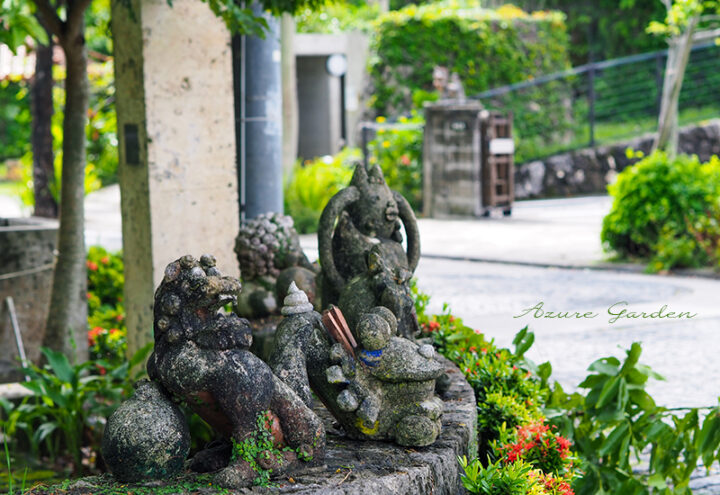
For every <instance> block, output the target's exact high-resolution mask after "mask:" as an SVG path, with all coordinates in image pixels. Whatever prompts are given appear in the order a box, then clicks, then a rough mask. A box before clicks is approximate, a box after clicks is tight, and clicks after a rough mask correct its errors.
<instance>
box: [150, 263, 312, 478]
mask: <svg viewBox="0 0 720 495" xmlns="http://www.w3.org/2000/svg"><path fill="white" fill-rule="evenodd" d="M239 290H240V282H239V281H238V280H237V279H235V278H232V277H223V276H222V275H221V274H220V272H219V271H218V270H217V268H215V259H214V258H213V257H212V256H209V255H204V256H202V258H201V259H200V260H197V259H195V258H193V257H192V256H183V257H182V258H180V259H178V260H177V261H174V262H172V263H170V264H169V265H168V266H167V268H166V270H165V277H164V278H163V281H162V283H161V284H160V286H159V287H158V289H157V291H156V293H155V307H154V327H155V328H154V330H155V351H154V352H153V354H152V355H151V357H150V360H149V362H148V375H149V376H150V378H151V379H152V380H153V381H156V382H158V383H160V384H161V385H162V386H163V388H164V389H165V390H167V391H168V392H169V393H170V394H171V395H172V397H173V398H174V399H175V400H176V401H182V402H185V403H186V404H187V405H188V406H189V407H190V408H191V409H192V410H193V411H195V412H196V413H197V414H198V415H200V417H202V418H203V419H204V420H205V421H207V422H208V423H209V424H210V425H211V426H212V427H213V428H214V429H215V430H216V431H218V432H219V433H220V434H221V435H222V436H223V437H224V438H226V439H232V440H233V441H235V442H236V443H238V444H240V443H242V442H243V441H244V440H245V439H247V438H251V437H252V435H253V434H254V433H255V432H256V430H257V428H258V426H257V425H258V418H259V417H260V416H261V415H265V416H266V417H267V418H268V420H267V423H269V426H270V427H271V429H272V433H273V437H274V443H275V445H276V446H277V447H279V448H283V447H285V446H287V447H290V448H289V449H283V450H282V452H281V453H280V454H278V455H277V456H275V455H267V456H264V457H263V458H262V459H258V463H259V464H260V466H261V467H262V468H264V469H272V471H273V474H274V475H279V474H283V473H288V472H292V471H294V470H297V469H298V468H301V467H302V466H303V465H305V464H306V461H307V460H309V459H313V458H314V459H315V460H321V459H322V458H323V457H324V449H325V430H324V427H323V424H322V421H321V420H320V419H319V418H318V417H317V416H316V415H315V413H313V411H312V410H310V409H309V408H308V407H307V406H306V405H305V404H304V403H303V401H302V400H301V399H300V398H299V397H298V396H297V395H296V394H295V393H294V392H293V391H292V390H291V389H290V388H289V387H288V386H287V385H286V384H285V383H283V382H282V381H281V380H280V379H279V378H278V377H276V376H275V375H274V374H273V373H272V371H271V370H270V367H269V366H268V365H267V364H265V363H264V362H263V361H261V360H260V358H258V357H256V356H255V355H254V354H252V353H251V352H250V351H249V347H250V344H251V343H252V334H251V332H250V327H249V324H248V322H247V320H244V319H242V318H240V317H238V316H237V315H235V314H226V313H224V312H223V311H222V310H221V308H222V307H223V306H224V305H226V304H227V303H228V302H230V301H232V300H233V299H234V297H235V294H237V292H238V291H239ZM256 476H257V474H256V473H255V472H254V470H253V468H252V466H251V464H249V463H248V462H247V461H245V460H243V459H242V458H239V459H235V460H232V461H231V462H230V464H229V465H228V466H227V467H226V468H224V469H223V470H221V471H220V472H219V473H218V475H217V476H216V481H217V482H218V483H219V484H221V485H223V486H226V487H231V488H237V487H241V486H246V485H249V484H252V482H253V480H254V479H255V477H256Z"/></svg>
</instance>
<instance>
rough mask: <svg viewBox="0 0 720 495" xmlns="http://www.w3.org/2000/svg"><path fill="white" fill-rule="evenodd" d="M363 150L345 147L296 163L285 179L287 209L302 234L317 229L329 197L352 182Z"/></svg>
mask: <svg viewBox="0 0 720 495" xmlns="http://www.w3.org/2000/svg"><path fill="white" fill-rule="evenodd" d="M360 159H361V155H360V152H359V151H358V150H357V149H354V148H345V149H344V150H342V151H341V152H340V153H338V154H337V155H335V156H326V157H322V158H316V159H315V160H312V161H308V162H305V163H304V164H299V163H298V164H297V165H296V166H295V169H294V170H293V175H292V177H290V179H289V180H288V181H287V182H286V183H285V194H284V200H285V212H286V214H288V215H290V216H292V217H293V220H294V221H295V229H296V230H297V231H298V233H300V234H307V233H310V232H315V231H317V225H318V221H319V220H320V215H321V214H322V211H323V209H324V208H325V205H326V204H327V202H328V201H330V198H332V197H333V196H334V195H335V193H337V192H338V191H339V190H340V189H342V188H344V187H346V186H347V185H348V184H349V183H350V178H351V177H352V172H353V167H352V165H353V163H354V162H356V161H359V160H360Z"/></svg>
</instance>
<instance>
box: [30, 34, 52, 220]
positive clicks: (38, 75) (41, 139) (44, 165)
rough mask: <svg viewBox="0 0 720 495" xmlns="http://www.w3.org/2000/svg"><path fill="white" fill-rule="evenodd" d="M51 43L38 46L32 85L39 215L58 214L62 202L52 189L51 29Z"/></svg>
mask: <svg viewBox="0 0 720 495" xmlns="http://www.w3.org/2000/svg"><path fill="white" fill-rule="evenodd" d="M48 40H49V41H48V44H47V45H41V44H38V45H37V47H36V50H35V78H34V79H33V82H32V86H31V88H30V111H31V114H32V130H31V137H30V142H31V145H32V154H33V187H34V189H35V216H38V217H47V218H57V216H58V204H57V201H55V198H54V197H53V195H52V194H51V192H50V184H51V183H52V181H53V180H54V178H55V165H54V156H53V138H52V129H51V128H52V115H53V76H52V68H53V60H52V57H53V41H52V34H51V33H48Z"/></svg>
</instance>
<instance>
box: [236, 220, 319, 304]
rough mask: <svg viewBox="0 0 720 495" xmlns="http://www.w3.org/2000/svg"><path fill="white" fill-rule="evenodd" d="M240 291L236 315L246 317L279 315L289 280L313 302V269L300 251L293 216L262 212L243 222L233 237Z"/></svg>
mask: <svg viewBox="0 0 720 495" xmlns="http://www.w3.org/2000/svg"><path fill="white" fill-rule="evenodd" d="M235 253H236V255H237V259H238V263H239V264H240V273H241V278H242V282H243V290H242V292H241V293H240V294H238V301H237V311H238V314H240V315H241V316H244V317H246V318H258V317H264V316H268V315H272V314H276V313H277V312H278V309H279V308H278V303H277V301H280V302H282V300H283V298H284V297H285V294H286V292H287V287H288V286H289V285H290V282H291V281H295V283H296V284H298V285H299V286H300V287H302V288H303V289H304V290H305V291H306V292H307V293H308V295H309V296H310V298H311V300H313V301H315V270H316V268H315V267H314V266H313V265H312V264H311V263H310V262H309V261H308V259H307V257H306V256H305V254H304V253H303V251H302V249H301V248H300V239H299V237H298V234H297V231H296V230H295V228H294V227H293V219H292V217H289V216H286V215H282V214H280V213H263V214H262V215H259V216H258V217H256V218H254V219H252V220H246V221H244V222H243V224H242V226H241V227H240V233H239V234H238V235H237V237H236V238H235Z"/></svg>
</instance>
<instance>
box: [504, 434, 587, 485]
mask: <svg viewBox="0 0 720 495" xmlns="http://www.w3.org/2000/svg"><path fill="white" fill-rule="evenodd" d="M494 450H495V452H496V453H497V454H499V456H500V458H501V459H502V460H503V462H504V463H506V464H508V463H513V462H518V461H524V462H527V463H528V464H530V465H531V466H533V468H536V469H539V470H540V471H542V472H543V473H548V474H553V475H556V476H560V477H564V476H565V475H568V474H570V475H571V476H572V475H573V473H572V468H573V462H572V458H571V457H570V441H569V440H568V439H567V438H564V437H562V436H560V435H558V434H556V433H555V432H554V431H553V428H551V427H550V426H549V425H547V424H545V422H544V421H534V422H528V423H526V424H520V425H518V426H516V427H515V428H514V429H512V430H510V429H504V430H503V431H502V432H501V434H500V441H499V442H497V444H496V447H495V449H494Z"/></svg>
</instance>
